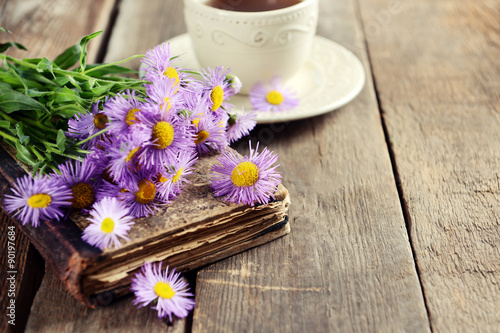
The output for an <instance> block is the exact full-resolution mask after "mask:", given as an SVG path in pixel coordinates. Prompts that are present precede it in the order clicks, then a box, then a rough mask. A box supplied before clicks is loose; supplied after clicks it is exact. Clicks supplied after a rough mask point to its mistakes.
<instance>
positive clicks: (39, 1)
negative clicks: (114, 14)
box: [0, 0, 115, 63]
mask: <svg viewBox="0 0 500 333" xmlns="http://www.w3.org/2000/svg"><path fill="white" fill-rule="evenodd" d="M114 3H115V0H103V1H101V0H90V1H72V0H0V8H1V11H0V22H2V23H1V26H3V27H4V28H7V29H9V30H10V31H11V32H12V33H11V34H6V33H1V34H0V42H5V41H15V42H18V43H21V44H23V45H24V46H25V47H26V48H27V49H28V51H22V50H15V49H12V48H11V49H9V50H8V52H7V54H9V55H11V56H14V57H19V58H23V57H25V58H34V57H46V58H48V59H50V60H53V59H54V58H55V57H56V56H57V55H59V54H60V53H61V52H63V51H64V50H65V49H66V48H67V47H69V46H71V45H73V44H75V43H77V42H78V40H79V39H80V38H81V37H83V36H84V35H88V34H90V33H93V32H96V31H99V30H104V29H106V27H107V26H108V23H109V18H110V15H109V14H110V12H111V10H112V8H113V6H114ZM75 17H77V18H78V19H75ZM102 40H103V38H102V35H101V36H99V37H97V38H96V39H95V40H93V41H92V42H90V43H89V46H88V52H89V53H88V58H87V59H88V60H87V61H88V63H92V62H95V59H96V58H97V54H98V52H99V48H100V42H102Z"/></svg>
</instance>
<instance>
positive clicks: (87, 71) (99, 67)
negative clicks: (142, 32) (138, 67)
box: [83, 54, 144, 74]
mask: <svg viewBox="0 0 500 333" xmlns="http://www.w3.org/2000/svg"><path fill="white" fill-rule="evenodd" d="M143 57H144V55H142V54H136V55H133V56H131V57H128V58H127V59H125V60H121V61H117V62H113V63H109V64H104V65H101V66H97V67H94V68H91V69H89V70H86V71H85V72H83V73H84V74H88V73H90V72H92V71H95V70H98V69H102V68H106V67H110V66H114V65H119V64H123V63H124V62H127V61H130V60H133V59H137V58H143Z"/></svg>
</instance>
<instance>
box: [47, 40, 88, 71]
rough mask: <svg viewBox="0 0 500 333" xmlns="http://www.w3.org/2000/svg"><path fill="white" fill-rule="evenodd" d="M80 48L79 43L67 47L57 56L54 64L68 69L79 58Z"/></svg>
mask: <svg viewBox="0 0 500 333" xmlns="http://www.w3.org/2000/svg"><path fill="white" fill-rule="evenodd" d="M81 52H82V49H81V47H80V45H78V44H77V45H73V46H70V47H68V48H67V49H66V50H65V51H64V52H63V53H61V54H60V55H58V56H57V58H56V59H55V60H54V64H55V65H56V66H58V67H59V68H62V69H68V68H70V67H71V66H73V65H74V64H76V62H77V61H78V59H80V54H81Z"/></svg>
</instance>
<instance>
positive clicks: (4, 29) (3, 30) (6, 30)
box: [0, 27, 10, 32]
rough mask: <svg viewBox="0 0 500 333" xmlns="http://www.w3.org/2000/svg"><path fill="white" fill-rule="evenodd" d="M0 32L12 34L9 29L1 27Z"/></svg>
mask: <svg viewBox="0 0 500 333" xmlns="http://www.w3.org/2000/svg"><path fill="white" fill-rule="evenodd" d="M0 31H1V32H10V30H9V29H6V28H4V27H0Z"/></svg>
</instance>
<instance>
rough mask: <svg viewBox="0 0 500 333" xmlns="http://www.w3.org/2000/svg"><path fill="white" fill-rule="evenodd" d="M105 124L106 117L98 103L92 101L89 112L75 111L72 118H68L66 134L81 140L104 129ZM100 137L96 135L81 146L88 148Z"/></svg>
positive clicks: (106, 121)
mask: <svg viewBox="0 0 500 333" xmlns="http://www.w3.org/2000/svg"><path fill="white" fill-rule="evenodd" d="M107 124H108V117H107V116H106V115H105V114H104V113H103V112H101V110H100V109H99V103H94V104H93V105H92V111H91V112H90V113H84V114H82V113H77V114H75V116H74V117H73V118H71V119H69V120H68V131H67V132H66V135H67V136H69V137H72V138H75V139H76V140H78V141H82V140H85V139H87V138H89V137H91V136H93V135H94V134H97V133H98V132H99V131H102V130H103V129H105V128H106V126H107ZM101 137H102V136H96V137H94V138H92V139H90V140H89V141H87V142H85V143H84V144H82V148H84V149H89V148H90V147H93V146H95V144H96V143H97V142H98V141H99V140H100V139H101Z"/></svg>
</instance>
